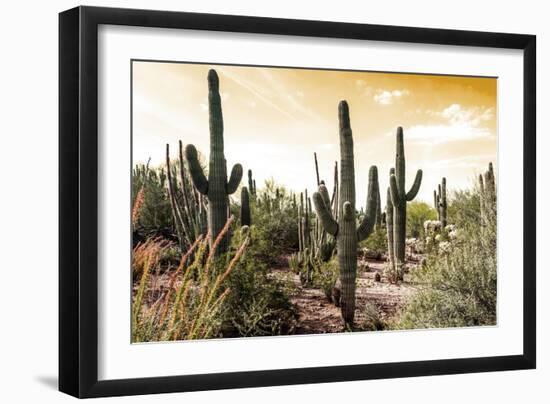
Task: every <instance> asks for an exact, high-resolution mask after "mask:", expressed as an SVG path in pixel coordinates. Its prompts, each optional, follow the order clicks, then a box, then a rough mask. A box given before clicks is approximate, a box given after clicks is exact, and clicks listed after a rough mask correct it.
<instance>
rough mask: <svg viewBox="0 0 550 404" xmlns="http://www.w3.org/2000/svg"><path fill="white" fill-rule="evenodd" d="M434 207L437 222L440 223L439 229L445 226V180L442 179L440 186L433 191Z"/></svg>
mask: <svg viewBox="0 0 550 404" xmlns="http://www.w3.org/2000/svg"><path fill="white" fill-rule="evenodd" d="M434 207H435V210H437V217H438V220H439V221H440V222H441V227H442V228H445V226H447V179H446V178H445V177H443V178H442V179H441V184H439V185H438V186H437V191H435V190H434Z"/></svg>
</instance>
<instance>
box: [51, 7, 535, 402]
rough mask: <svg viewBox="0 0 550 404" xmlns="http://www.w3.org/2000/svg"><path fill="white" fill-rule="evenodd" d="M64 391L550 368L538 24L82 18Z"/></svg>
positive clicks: (67, 233)
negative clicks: (497, 29) (491, 27)
mask: <svg viewBox="0 0 550 404" xmlns="http://www.w3.org/2000/svg"><path fill="white" fill-rule="evenodd" d="M59 24H60V25H59V27H60V31H59V33H60V38H59V44H60V52H59V55H60V59H59V61H60V66H59V78H60V90H59V91H60V130H59V136H60V279H59V282H60V297H59V298H60V324H59V332H60V339H59V343H60V360H59V364H60V369H59V374H60V376H59V381H60V390H61V391H64V392H66V393H68V394H71V395H74V396H77V397H100V396H112V395H130V394H147V393H161V392H178V391H193V390H207V389H221V388H238V387H256V386H270V385H283V384H298V383H320V382H333V381H346V380H361V379H377V378H391V377H408V376H422V375H439V374H453V373H466V372H485V371H498V370H512V369H531V368H534V367H535V357H536V355H535V352H536V343H535V300H536V299H535V208H534V205H535V98H536V97H535V90H536V88H535V37H534V36H531V35H520V34H500V33H486V32H470V31H452V30H437V29H424V28H409V27H394V26H378V25H365V24H348V23H337V22H320V21H306V20H284V19H271V18H260V17H239V16H225V15H212V14H194V13H179V12H161V11H145V10H124V9H107V8H93V7H78V8H75V9H72V10H68V11H65V12H63V13H61V14H60V19H59Z"/></svg>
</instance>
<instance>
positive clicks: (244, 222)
mask: <svg viewBox="0 0 550 404" xmlns="http://www.w3.org/2000/svg"><path fill="white" fill-rule="evenodd" d="M251 223H252V220H251V218H250V198H249V197H248V189H247V188H246V187H242V188H241V226H250V225H251Z"/></svg>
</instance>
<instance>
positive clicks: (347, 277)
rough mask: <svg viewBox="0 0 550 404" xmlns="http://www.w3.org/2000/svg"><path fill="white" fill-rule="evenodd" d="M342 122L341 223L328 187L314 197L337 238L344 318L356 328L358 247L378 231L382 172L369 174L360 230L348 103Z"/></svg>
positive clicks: (324, 222) (344, 104)
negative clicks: (354, 323)
mask: <svg viewBox="0 0 550 404" xmlns="http://www.w3.org/2000/svg"><path fill="white" fill-rule="evenodd" d="M338 118H339V122H340V194H339V197H338V201H339V206H338V212H339V213H338V219H337V220H335V219H334V217H333V214H332V211H331V209H330V200H329V198H328V193H327V192H326V188H325V187H324V186H320V187H319V192H315V193H314V194H313V203H314V204H315V210H316V211H317V215H318V217H319V219H320V221H321V224H322V226H323V227H324V229H325V231H326V232H327V233H329V234H331V235H333V236H334V237H335V238H336V244H337V247H336V249H337V252H338V265H339V267H340V282H341V284H342V294H341V309H342V317H343V319H344V321H345V323H346V324H347V325H348V326H351V325H353V319H354V315H355V278H356V276H357V243H358V242H359V241H362V240H364V239H366V238H367V237H368V236H369V235H370V234H371V233H372V230H373V228H374V222H375V217H376V208H377V206H376V187H377V186H378V181H377V176H378V172H377V169H376V167H375V166H372V167H371V168H370V171H369V186H368V199H367V211H366V214H365V216H364V218H363V220H362V222H361V224H360V225H359V227H357V223H356V211H355V168H354V157H353V137H352V131H351V126H350V118H349V107H348V104H347V102H346V101H341V102H340V104H339V105H338Z"/></svg>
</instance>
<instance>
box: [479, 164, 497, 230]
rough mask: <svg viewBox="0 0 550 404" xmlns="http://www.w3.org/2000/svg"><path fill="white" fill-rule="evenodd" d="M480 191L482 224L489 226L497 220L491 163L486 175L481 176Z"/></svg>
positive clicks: (493, 174) (495, 194)
mask: <svg viewBox="0 0 550 404" xmlns="http://www.w3.org/2000/svg"><path fill="white" fill-rule="evenodd" d="M479 191H480V198H479V200H480V208H481V223H482V225H483V226H487V225H488V224H489V223H490V222H491V221H492V220H496V208H497V193H496V185H495V173H494V171H493V163H489V169H488V170H487V171H486V172H485V175H482V174H479Z"/></svg>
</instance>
